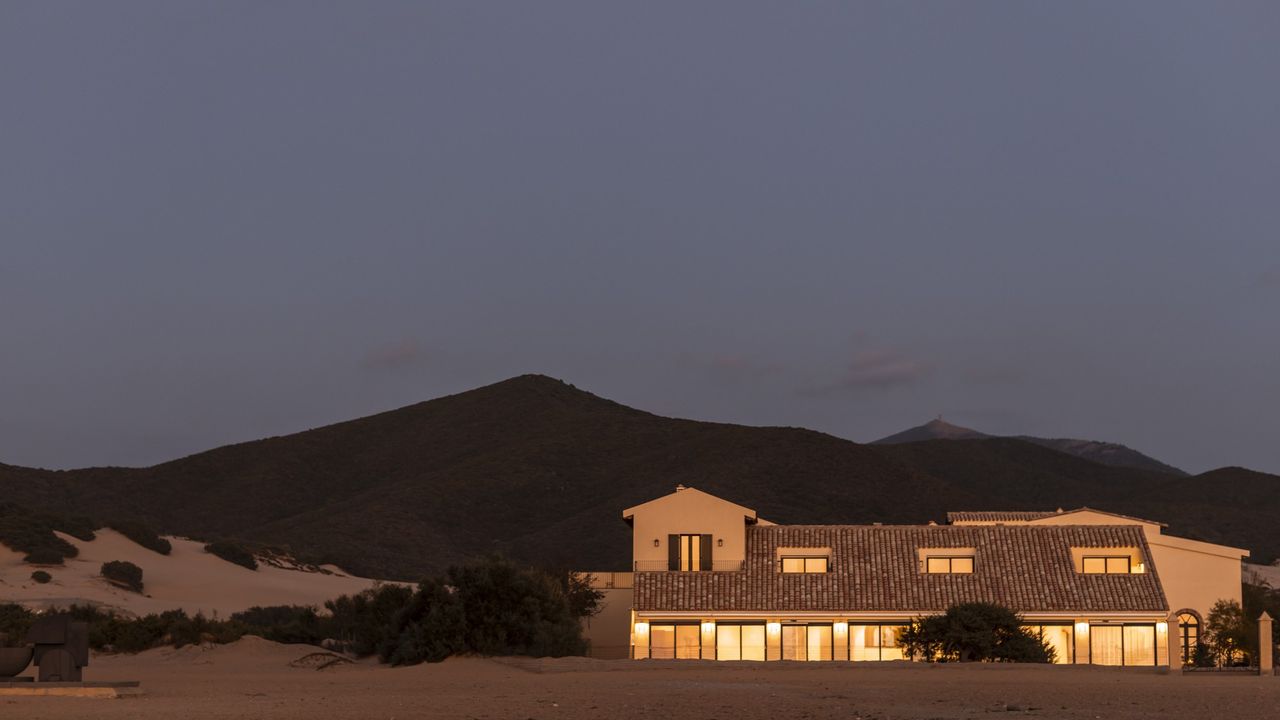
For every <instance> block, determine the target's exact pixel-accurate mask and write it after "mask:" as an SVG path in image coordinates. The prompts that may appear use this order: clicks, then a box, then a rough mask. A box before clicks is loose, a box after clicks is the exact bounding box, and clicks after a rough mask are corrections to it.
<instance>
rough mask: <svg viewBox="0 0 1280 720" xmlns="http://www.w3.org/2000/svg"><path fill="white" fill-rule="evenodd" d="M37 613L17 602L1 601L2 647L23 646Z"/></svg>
mask: <svg viewBox="0 0 1280 720" xmlns="http://www.w3.org/2000/svg"><path fill="white" fill-rule="evenodd" d="M35 619H36V614H35V613H33V612H31V611H30V610H28V609H26V608H24V607H22V606H21V605H18V604H16V603H0V647H21V646H22V645H23V644H25V643H26V639H27V631H28V630H30V629H31V623H33V622H35Z"/></svg>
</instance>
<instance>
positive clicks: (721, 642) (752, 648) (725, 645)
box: [716, 623, 765, 660]
mask: <svg viewBox="0 0 1280 720" xmlns="http://www.w3.org/2000/svg"><path fill="white" fill-rule="evenodd" d="M764 652H765V644H764V625H725V624H723V623H716V659H717V660H764Z"/></svg>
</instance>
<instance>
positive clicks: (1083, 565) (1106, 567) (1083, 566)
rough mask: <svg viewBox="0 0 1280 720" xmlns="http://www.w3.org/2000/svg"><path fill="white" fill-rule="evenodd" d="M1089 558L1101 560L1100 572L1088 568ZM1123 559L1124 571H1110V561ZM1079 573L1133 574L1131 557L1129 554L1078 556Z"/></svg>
mask: <svg viewBox="0 0 1280 720" xmlns="http://www.w3.org/2000/svg"><path fill="white" fill-rule="evenodd" d="M1090 560H1101V561H1102V572H1097V571H1096V570H1089V569H1088V567H1089V561H1090ZM1113 560H1124V567H1125V569H1124V572H1118V571H1117V572H1112V570H1111V561H1113ZM1080 574H1081V575H1132V574H1133V557H1132V556H1130V555H1083V556H1081V558H1080Z"/></svg>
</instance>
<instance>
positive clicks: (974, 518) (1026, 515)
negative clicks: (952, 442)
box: [947, 506, 1169, 527]
mask: <svg viewBox="0 0 1280 720" xmlns="http://www.w3.org/2000/svg"><path fill="white" fill-rule="evenodd" d="M1083 512H1092V513H1098V514H1099V515H1110V516H1111V517H1118V518H1122V519H1124V520H1133V521H1134V522H1140V523H1148V524H1151V525H1159V526H1161V527H1169V525H1168V524H1167V523H1162V522H1160V521H1158V520H1147V519H1145V518H1140V517H1134V516H1132V515H1121V514H1120V513H1113V512H1109V511H1107V510H1098V509H1097V508H1091V507H1088V506H1082V507H1078V508H1075V509H1074V510H1061V509H1059V510H979V511H976V512H966V511H960V512H949V513H947V522H949V523H958V522H1031V521H1033V520H1043V519H1044V518H1047V517H1053V516H1055V515H1071V514H1074V513H1083Z"/></svg>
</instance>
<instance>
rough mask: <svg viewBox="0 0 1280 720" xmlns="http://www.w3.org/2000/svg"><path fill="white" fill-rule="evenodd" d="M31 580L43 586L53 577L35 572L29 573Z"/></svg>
mask: <svg viewBox="0 0 1280 720" xmlns="http://www.w3.org/2000/svg"><path fill="white" fill-rule="evenodd" d="M31 579H32V580H35V581H36V582H38V583H40V584H41V585H43V584H45V583H47V582H49V581H50V580H52V579H53V576H52V575H50V574H49V573H47V572H45V571H43V570H37V571H35V572H33V573H31Z"/></svg>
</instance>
